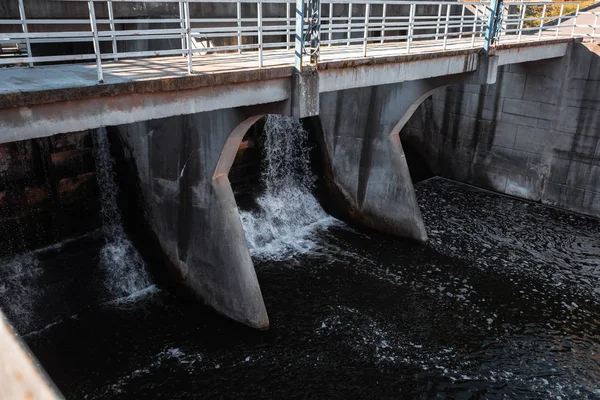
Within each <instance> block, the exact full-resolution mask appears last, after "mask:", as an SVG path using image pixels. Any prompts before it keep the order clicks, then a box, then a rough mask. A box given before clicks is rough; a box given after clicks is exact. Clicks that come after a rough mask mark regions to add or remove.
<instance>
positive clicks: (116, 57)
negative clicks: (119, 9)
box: [106, 1, 119, 61]
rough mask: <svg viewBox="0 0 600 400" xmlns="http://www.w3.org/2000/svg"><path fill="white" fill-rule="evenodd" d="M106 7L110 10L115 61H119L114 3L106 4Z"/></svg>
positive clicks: (108, 2) (109, 17)
mask: <svg viewBox="0 0 600 400" xmlns="http://www.w3.org/2000/svg"><path fill="white" fill-rule="evenodd" d="M106 7H107V8H108V19H109V20H110V24H109V26H110V31H111V32H112V51H113V54H114V58H113V60H114V61H119V57H118V56H117V53H118V51H117V38H116V36H115V21H114V19H115V15H114V13H113V6H112V1H107V2H106Z"/></svg>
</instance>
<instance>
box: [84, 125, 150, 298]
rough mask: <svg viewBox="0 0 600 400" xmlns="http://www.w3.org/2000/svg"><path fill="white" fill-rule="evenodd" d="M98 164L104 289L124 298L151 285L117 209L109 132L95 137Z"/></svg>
mask: <svg viewBox="0 0 600 400" xmlns="http://www.w3.org/2000/svg"><path fill="white" fill-rule="evenodd" d="M92 137H93V140H94V153H95V161H96V179H97V181H98V187H99V188H100V214H101V218H102V232H103V234H104V239H105V242H106V243H105V245H104V247H103V248H102V250H101V251H100V267H101V268H102V269H103V271H104V273H105V280H104V285H105V287H106V289H107V290H108V291H109V292H110V294H111V295H112V296H117V297H122V296H128V295H130V294H133V293H135V292H138V291H140V290H142V289H144V288H146V287H147V286H149V285H150V280H149V278H148V275H147V273H146V266H145V263H144V261H143V259H142V257H141V256H140V254H139V253H138V252H137V250H136V249H135V247H133V244H132V243H131V242H130V241H129V239H128V238H127V235H126V234H125V231H124V229H123V223H122V221H121V213H120V212H119V207H118V205H117V192H118V191H117V185H116V184H115V181H114V178H113V161H112V158H111V155H110V146H109V143H108V136H107V133H106V128H99V129H97V130H96V132H94V134H93V135H92Z"/></svg>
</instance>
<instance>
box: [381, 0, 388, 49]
mask: <svg viewBox="0 0 600 400" xmlns="http://www.w3.org/2000/svg"><path fill="white" fill-rule="evenodd" d="M386 14H387V4H385V3H384V4H383V12H382V13H381V43H382V44H383V42H384V40H385V17H386Z"/></svg>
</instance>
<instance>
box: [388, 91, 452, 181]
mask: <svg viewBox="0 0 600 400" xmlns="http://www.w3.org/2000/svg"><path fill="white" fill-rule="evenodd" d="M442 87H443V86H442ZM438 89H440V87H436V88H435V89H432V90H429V91H427V92H425V93H424V94H423V95H421V96H420V97H418V98H417V99H416V100H415V101H414V102H413V103H412V104H411V105H410V106H409V108H408V109H407V110H406V112H405V114H404V115H403V116H402V118H401V119H400V121H398V123H397V124H396V126H395V127H394V129H393V130H392V132H391V133H390V141H391V144H392V147H393V148H398V146H400V148H401V149H402V151H403V152H404V156H405V157H406V164H407V166H408V171H409V173H410V177H411V180H412V182H413V184H417V183H419V182H421V181H424V180H426V179H429V178H432V177H434V176H435V173H434V172H433V170H432V168H431V166H430V164H429V163H428V162H427V157H426V156H425V154H423V150H422V149H421V148H420V146H419V145H418V143H414V142H413V141H411V140H408V138H405V137H402V138H401V137H400V133H401V132H402V130H403V129H404V128H405V127H406V126H407V124H408V123H409V121H410V120H411V118H412V117H413V115H414V114H415V112H416V111H417V110H418V108H419V107H420V106H421V105H422V104H423V102H424V101H425V100H427V99H428V98H429V97H431V95H432V94H433V93H434V92H435V91H436V90H438Z"/></svg>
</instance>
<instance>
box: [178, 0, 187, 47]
mask: <svg viewBox="0 0 600 400" xmlns="http://www.w3.org/2000/svg"><path fill="white" fill-rule="evenodd" d="M178 4H179V29H181V30H182V31H185V15H184V12H183V3H182V2H181V1H180V2H179V3H178ZM185 49H186V40H185V33H183V32H182V33H181V50H185ZM181 55H182V56H183V57H185V55H186V53H185V52H182V53H181Z"/></svg>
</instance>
